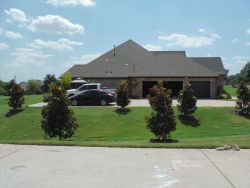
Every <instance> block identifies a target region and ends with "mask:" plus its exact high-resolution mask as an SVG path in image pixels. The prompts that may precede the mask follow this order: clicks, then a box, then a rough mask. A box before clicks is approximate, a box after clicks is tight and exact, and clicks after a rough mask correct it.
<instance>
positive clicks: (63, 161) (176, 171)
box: [0, 145, 250, 188]
mask: <svg viewBox="0 0 250 188" xmlns="http://www.w3.org/2000/svg"><path fill="white" fill-rule="evenodd" d="M249 156H250V150H240V151H237V152H236V151H231V150H230V151H216V150H208V149H202V150H200V149H140V148H98V147H95V148H89V147H67V146H22V145H0V182H1V184H0V185H1V186H0V187H4V188H15V187H18V188H27V187H36V188H44V187H46V188H47V187H60V188H68V187H74V188H78V187H79V188H82V187H85V188H99V187H102V188H123V187H124V188H127V187H129V188H165V187H173V188H183V187H186V188H189V187H190V188H201V187H202V188H217V187H218V188H228V187H229V188H230V187H239V188H249V187H250V178H249V177H250V158H249Z"/></svg>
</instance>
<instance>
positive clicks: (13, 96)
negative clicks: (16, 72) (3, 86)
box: [8, 81, 24, 112]
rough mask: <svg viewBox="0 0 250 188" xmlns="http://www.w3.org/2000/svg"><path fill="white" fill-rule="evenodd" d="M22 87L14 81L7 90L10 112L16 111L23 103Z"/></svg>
mask: <svg viewBox="0 0 250 188" xmlns="http://www.w3.org/2000/svg"><path fill="white" fill-rule="evenodd" d="M23 93H24V92H23V89H22V88H21V87H20V86H19V85H18V84H17V83H16V82H15V81H14V82H12V88H11V89H10V90H9V94H10V98H9V102H8V104H9V106H10V108H11V109H10V112H18V111H20V110H21V109H22V105H23V103H24V97H23Z"/></svg>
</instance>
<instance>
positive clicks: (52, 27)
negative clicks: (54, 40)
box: [29, 15, 84, 35]
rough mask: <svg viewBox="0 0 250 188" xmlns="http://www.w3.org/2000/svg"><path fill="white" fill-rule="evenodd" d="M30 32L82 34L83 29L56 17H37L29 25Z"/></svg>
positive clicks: (78, 25)
mask: <svg viewBox="0 0 250 188" xmlns="http://www.w3.org/2000/svg"><path fill="white" fill-rule="evenodd" d="M29 28H30V29H31V31H33V32H35V31H42V32H46V33H57V34H63V33H67V34H70V35H73V34H74V33H83V32H84V27H83V26H82V25H80V24H73V23H71V22H70V21H69V20H67V19H65V18H63V17H61V16H58V15H46V16H38V17H37V18H36V19H34V20H33V21H32V22H31V24H30V25H29Z"/></svg>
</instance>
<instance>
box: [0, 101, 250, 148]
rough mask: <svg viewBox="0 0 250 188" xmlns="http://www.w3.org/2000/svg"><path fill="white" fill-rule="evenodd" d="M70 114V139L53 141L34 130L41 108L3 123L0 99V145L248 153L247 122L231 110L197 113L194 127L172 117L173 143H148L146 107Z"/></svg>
mask: <svg viewBox="0 0 250 188" xmlns="http://www.w3.org/2000/svg"><path fill="white" fill-rule="evenodd" d="M41 99H42V97H41V96H28V97H26V105H28V104H31V103H36V102H40V101H41ZM73 109H74V112H75V115H76V117H77V120H78V123H79V125H80V127H79V129H78V131H77V133H76V134H75V135H74V136H73V137H72V138H70V139H67V140H64V141H59V140H58V138H55V139H49V138H46V137H45V136H44V133H43V131H42V129H41V127H40V121H41V108H28V107H25V109H24V111H22V112H20V113H18V114H16V115H14V116H11V117H8V118H7V117H5V113H6V112H7V111H8V106H7V98H6V97H0V143H15V144H45V145H80V146H108V147H176V148H214V147H216V146H220V145H223V144H238V145H239V146H240V147H242V148H250V120H249V119H246V118H244V117H241V116H237V115H235V114H234V109H233V108H198V110H197V112H196V113H195V116H196V117H197V118H199V120H200V125H198V126H192V125H188V124H186V123H183V122H181V121H180V120H179V119H178V117H177V130H176V131H175V132H173V133H172V137H173V138H174V139H177V140H178V142H175V143H162V144H160V143H150V142H149V140H150V139H153V138H154V135H153V134H152V133H151V132H150V131H149V130H148V129H146V123H145V116H146V115H148V114H149V113H150V108H147V107H137V108H131V111H130V112H129V113H128V114H127V115H119V114H117V113H115V112H114V110H115V108H111V107H104V108H103V107H85V108H73ZM175 111H176V108H175ZM176 113H177V112H176ZM177 114H178V113H177Z"/></svg>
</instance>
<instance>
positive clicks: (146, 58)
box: [66, 40, 225, 78]
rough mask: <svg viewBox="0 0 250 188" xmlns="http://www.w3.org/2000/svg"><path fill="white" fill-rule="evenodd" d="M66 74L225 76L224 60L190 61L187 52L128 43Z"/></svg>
mask: <svg viewBox="0 0 250 188" xmlns="http://www.w3.org/2000/svg"><path fill="white" fill-rule="evenodd" d="M66 73H70V74H71V75H72V77H82V78H106V77H111V78H126V77H150V76H151V77H152V76H154V77H157V76H159V77H161V76H163V77H183V76H184V77H191V76H192V77H217V76H219V75H221V74H224V73H225V70H224V67H223V64H222V61H221V58H219V57H216V58H188V57H186V53H185V51H148V50H146V49H145V48H143V47H142V46H140V45H138V44H137V43H135V42H134V41H132V40H128V41H126V42H124V43H122V44H121V45H119V46H117V47H116V48H115V55H114V51H113V49H112V50H110V51H108V52H107V53H105V54H103V55H101V56H100V57H98V58H96V59H95V60H93V61H91V62H90V63H88V64H84V65H74V66H73V67H71V68H70V69H69V70H68V71H67V72H66Z"/></svg>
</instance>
